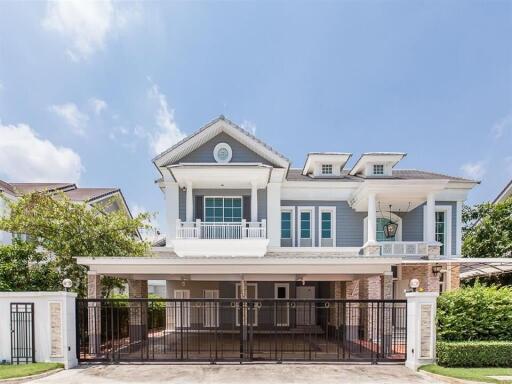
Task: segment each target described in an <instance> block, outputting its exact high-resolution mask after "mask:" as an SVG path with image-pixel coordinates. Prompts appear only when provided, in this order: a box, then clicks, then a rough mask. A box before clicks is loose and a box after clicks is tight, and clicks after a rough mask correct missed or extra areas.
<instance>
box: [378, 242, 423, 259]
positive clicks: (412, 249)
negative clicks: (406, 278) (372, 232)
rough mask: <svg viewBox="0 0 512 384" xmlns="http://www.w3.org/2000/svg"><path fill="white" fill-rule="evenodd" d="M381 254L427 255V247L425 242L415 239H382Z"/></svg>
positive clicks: (380, 243)
mask: <svg viewBox="0 0 512 384" xmlns="http://www.w3.org/2000/svg"><path fill="white" fill-rule="evenodd" d="M379 245H380V246H381V248H380V249H381V251H380V252H381V255H382V256H427V255H428V247H427V243H425V242H417V241H382V242H379Z"/></svg>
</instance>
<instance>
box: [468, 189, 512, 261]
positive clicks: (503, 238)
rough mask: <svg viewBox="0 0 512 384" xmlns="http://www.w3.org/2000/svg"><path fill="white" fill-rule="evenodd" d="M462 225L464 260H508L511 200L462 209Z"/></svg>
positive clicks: (511, 234) (511, 250)
mask: <svg viewBox="0 0 512 384" xmlns="http://www.w3.org/2000/svg"><path fill="white" fill-rule="evenodd" d="M462 221H463V223H464V225H463V245H462V254H463V255H464V256H465V257H512V197H509V198H508V199H506V200H505V201H503V202H500V203H496V204H492V203H483V204H477V205H475V206H473V207H469V206H465V207H464V209H463V211H462Z"/></svg>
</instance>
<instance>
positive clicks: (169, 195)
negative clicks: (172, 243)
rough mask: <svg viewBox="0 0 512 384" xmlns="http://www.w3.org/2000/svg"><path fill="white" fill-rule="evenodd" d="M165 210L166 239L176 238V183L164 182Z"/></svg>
mask: <svg viewBox="0 0 512 384" xmlns="http://www.w3.org/2000/svg"><path fill="white" fill-rule="evenodd" d="M165 210H166V216H167V240H174V239H176V220H177V219H179V218H180V216H179V188H178V183H175V182H173V181H166V182H165Z"/></svg>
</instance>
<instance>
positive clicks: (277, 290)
mask: <svg viewBox="0 0 512 384" xmlns="http://www.w3.org/2000/svg"><path fill="white" fill-rule="evenodd" d="M274 297H275V298H276V299H289V298H290V284H288V283H276V285H275V287H274ZM274 323H275V325H276V326H278V327H288V326H289V325H290V305H289V303H288V301H284V302H279V301H278V302H277V303H276V305H275V314H274Z"/></svg>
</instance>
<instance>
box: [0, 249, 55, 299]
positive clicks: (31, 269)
mask: <svg viewBox="0 0 512 384" xmlns="http://www.w3.org/2000/svg"><path fill="white" fill-rule="evenodd" d="M59 286H60V281H59V274H58V272H57V270H56V268H55V266H54V264H53V262H52V260H50V259H49V257H48V255H47V254H46V253H43V252H39V251H37V250H36V247H35V245H34V244H32V243H27V242H24V241H21V240H18V239H15V240H14V241H13V243H12V244H7V245H2V246H0V291H53V290H56V289H58V288H59Z"/></svg>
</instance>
